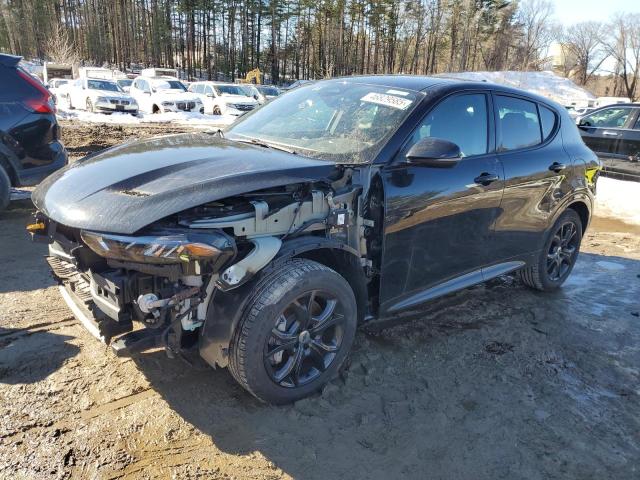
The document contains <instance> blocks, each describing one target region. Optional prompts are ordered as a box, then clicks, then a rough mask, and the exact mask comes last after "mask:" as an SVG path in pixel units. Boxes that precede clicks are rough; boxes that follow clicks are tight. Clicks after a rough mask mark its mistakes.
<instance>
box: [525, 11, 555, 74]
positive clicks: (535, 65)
mask: <svg viewBox="0 0 640 480" xmlns="http://www.w3.org/2000/svg"><path fill="white" fill-rule="evenodd" d="M552 15H553V4H552V3H551V1H550V0H527V1H524V2H522V3H521V6H520V10H519V12H518V15H517V17H516V20H517V22H518V23H519V24H520V26H521V28H522V41H521V59H520V62H521V69H522V70H529V69H535V70H538V69H540V67H541V65H542V64H544V63H546V54H547V51H548V49H549V47H550V46H551V43H552V42H553V40H554V25H553V21H552V20H551V16H552Z"/></svg>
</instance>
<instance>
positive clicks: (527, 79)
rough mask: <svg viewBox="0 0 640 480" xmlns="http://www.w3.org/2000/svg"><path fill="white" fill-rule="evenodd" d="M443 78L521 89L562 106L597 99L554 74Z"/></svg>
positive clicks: (476, 74) (472, 74)
mask: <svg viewBox="0 0 640 480" xmlns="http://www.w3.org/2000/svg"><path fill="white" fill-rule="evenodd" d="M441 76H445V77H451V78H459V79H462V80H471V81H475V82H491V83H497V84H500V85H506V86H509V87H514V88H520V89H522V90H527V91H529V92H532V93H536V94H538V95H541V96H543V97H547V98H550V99H551V100H554V101H556V102H558V103H560V104H562V105H570V104H571V103H572V102H575V101H579V100H593V99H595V98H596V97H595V96H594V95H592V94H591V93H590V92H589V91H587V90H585V89H584V88H582V87H579V86H578V85H576V84H575V83H573V82H572V81H571V80H569V79H568V78H564V77H561V76H559V75H556V74H555V73H553V72H509V71H507V72H460V73H446V74H442V75H441Z"/></svg>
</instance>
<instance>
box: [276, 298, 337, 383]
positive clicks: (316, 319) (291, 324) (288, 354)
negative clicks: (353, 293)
mask: <svg viewBox="0 0 640 480" xmlns="http://www.w3.org/2000/svg"><path fill="white" fill-rule="evenodd" d="M344 322H345V316H344V312H343V310H342V307H341V305H340V303H339V301H338V300H337V299H336V298H335V297H333V296H331V295H330V294H329V293H327V292H323V291H321V290H313V291H311V292H308V293H305V294H304V295H302V296H300V297H298V298H296V299H295V300H294V301H293V302H291V303H290V304H289V305H288V306H287V307H286V308H285V309H284V311H282V313H280V315H279V316H278V317H277V319H276V322H275V325H274V327H273V328H272V330H271V334H270V336H269V337H268V338H267V340H266V342H265V346H264V363H265V368H266V370H267V373H268V374H269V376H270V378H271V380H272V381H274V382H275V383H276V384H278V385H280V386H282V387H288V388H294V387H299V386H302V385H305V384H308V383H309V382H312V381H313V380H315V379H316V378H318V377H319V376H320V375H322V373H323V372H324V371H326V370H327V368H329V366H330V365H331V364H332V362H333V361H334V359H335V357H336V355H337V352H338V351H339V350H340V346H341V344H342V339H343V336H344Z"/></svg>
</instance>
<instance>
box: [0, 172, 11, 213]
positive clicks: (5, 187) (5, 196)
mask: <svg viewBox="0 0 640 480" xmlns="http://www.w3.org/2000/svg"><path fill="white" fill-rule="evenodd" d="M10 198H11V179H10V178H9V175H8V174H7V172H6V171H5V169H4V167H3V166H2V164H1V163H0V212H2V211H3V210H4V209H5V208H7V207H8V206H9V200H10Z"/></svg>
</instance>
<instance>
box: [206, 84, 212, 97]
mask: <svg viewBox="0 0 640 480" xmlns="http://www.w3.org/2000/svg"><path fill="white" fill-rule="evenodd" d="M204 93H205V94H206V95H213V88H211V85H207V88H206V89H205V90H204Z"/></svg>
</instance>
